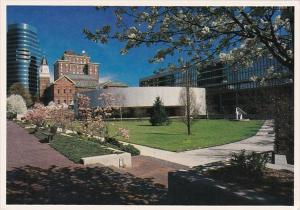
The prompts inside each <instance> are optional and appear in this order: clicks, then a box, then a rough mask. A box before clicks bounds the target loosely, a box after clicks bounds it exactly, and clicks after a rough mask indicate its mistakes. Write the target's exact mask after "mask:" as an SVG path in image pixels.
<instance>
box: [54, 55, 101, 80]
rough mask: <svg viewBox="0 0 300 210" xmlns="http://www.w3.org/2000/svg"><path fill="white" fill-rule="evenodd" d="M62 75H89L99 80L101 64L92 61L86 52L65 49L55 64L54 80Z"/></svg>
mask: <svg viewBox="0 0 300 210" xmlns="http://www.w3.org/2000/svg"><path fill="white" fill-rule="evenodd" d="M62 75H88V76H89V77H90V79H92V80H96V81H98V80H99V64H98V63H92V62H91V61H90V57H89V56H87V55H86V54H76V53H74V52H73V51H65V52H64V54H63V56H62V57H61V59H59V60H57V61H56V62H55V64H54V80H57V79H58V78H59V77H61V76H62Z"/></svg>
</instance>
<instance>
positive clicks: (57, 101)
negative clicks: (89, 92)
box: [56, 99, 73, 104]
mask: <svg viewBox="0 0 300 210" xmlns="http://www.w3.org/2000/svg"><path fill="white" fill-rule="evenodd" d="M60 102H61V101H60V100H59V99H58V100H56V103H57V104H60ZM62 102H63V103H65V104H67V100H62ZM72 103H73V100H70V101H69V104H72Z"/></svg>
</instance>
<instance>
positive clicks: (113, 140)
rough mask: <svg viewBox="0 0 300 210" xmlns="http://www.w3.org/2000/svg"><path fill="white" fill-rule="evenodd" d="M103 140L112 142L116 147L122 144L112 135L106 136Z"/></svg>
mask: <svg viewBox="0 0 300 210" xmlns="http://www.w3.org/2000/svg"><path fill="white" fill-rule="evenodd" d="M105 142H106V143H109V144H112V145H114V146H117V147H121V146H122V144H121V143H120V142H119V141H118V140H117V139H115V138H113V137H106V138H105Z"/></svg>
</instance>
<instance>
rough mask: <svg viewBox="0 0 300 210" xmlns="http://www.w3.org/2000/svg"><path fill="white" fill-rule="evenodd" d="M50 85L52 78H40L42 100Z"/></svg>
mask: <svg viewBox="0 0 300 210" xmlns="http://www.w3.org/2000/svg"><path fill="white" fill-rule="evenodd" d="M49 85H50V77H40V98H41V99H43V98H44V96H45V91H46V89H47V88H48V87H49Z"/></svg>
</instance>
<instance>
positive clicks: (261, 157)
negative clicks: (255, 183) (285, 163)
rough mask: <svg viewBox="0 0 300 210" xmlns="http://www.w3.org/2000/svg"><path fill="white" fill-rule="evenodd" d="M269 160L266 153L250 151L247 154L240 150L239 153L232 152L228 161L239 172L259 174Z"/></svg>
mask: <svg viewBox="0 0 300 210" xmlns="http://www.w3.org/2000/svg"><path fill="white" fill-rule="evenodd" d="M269 160H270V157H269V156H268V154H267V153H264V154H259V153H256V152H251V153H249V154H247V153H246V151H245V150H242V151H241V152H240V153H234V154H232V156H231V159H230V163H231V165H232V166H233V167H235V169H237V170H238V173H240V174H243V175H247V176H249V175H253V176H259V175H261V174H262V172H263V170H264V169H265V167H266V163H267V162H269Z"/></svg>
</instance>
